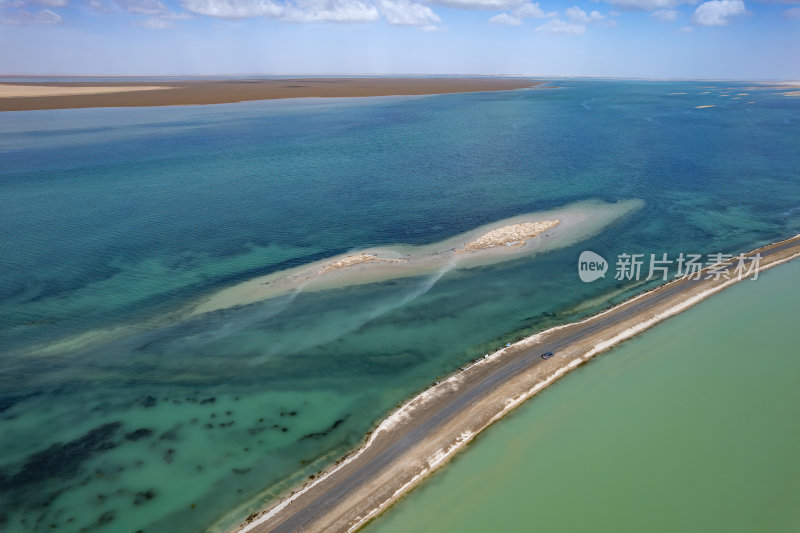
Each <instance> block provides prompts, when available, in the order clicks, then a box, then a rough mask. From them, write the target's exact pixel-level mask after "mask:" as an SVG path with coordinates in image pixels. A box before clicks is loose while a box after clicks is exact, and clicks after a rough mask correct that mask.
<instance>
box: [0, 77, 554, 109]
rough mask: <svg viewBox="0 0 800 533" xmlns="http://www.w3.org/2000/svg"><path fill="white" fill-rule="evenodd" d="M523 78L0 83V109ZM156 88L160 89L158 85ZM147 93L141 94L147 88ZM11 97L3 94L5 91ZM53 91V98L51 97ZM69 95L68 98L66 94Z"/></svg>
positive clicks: (500, 85)
mask: <svg viewBox="0 0 800 533" xmlns="http://www.w3.org/2000/svg"><path fill="white" fill-rule="evenodd" d="M542 83H544V82H540V81H533V80H530V79H523V78H485V77H480V78H372V77H370V78H351V77H346V78H344V77H338V78H337V77H330V78H326V77H319V78H316V77H315V78H291V77H287V78H281V79H266V80H265V79H226V80H188V81H164V82H161V81H159V82H158V83H153V82H152V81H140V82H132V81H127V80H126V81H123V80H120V81H104V82H91V81H85V82H56V81H53V82H24V81H19V82H16V81H14V82H0V111H31V110H42V109H76V108H92V107H154V106H174V105H208V104H225V103H236V102H247V101H253V100H275V99H284V98H344V97H363V96H412V95H425V94H451V93H469V92H484V91H509V90H514V89H530V88H534V87H538V86H540V85H542ZM154 85H157V87H154ZM145 88H146V89H147V90H143V89H145ZM4 91H5V92H7V93H8V94H9V95H10V96H6V97H4V96H3V92H4ZM48 93H50V94H48ZM63 93H70V94H63Z"/></svg>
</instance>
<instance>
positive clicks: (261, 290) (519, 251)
mask: <svg viewBox="0 0 800 533" xmlns="http://www.w3.org/2000/svg"><path fill="white" fill-rule="evenodd" d="M642 205H643V202H642V201H641V200H637V199H633V200H623V201H619V202H616V203H608V202H602V201H598V200H589V201H583V202H577V203H574V204H570V205H567V206H565V207H561V208H558V209H552V210H548V211H540V212H535V213H527V214H524V215H518V216H515V217H511V218H507V219H503V220H499V221H497V222H493V223H491V224H486V225H484V226H481V227H479V228H476V229H474V230H471V231H468V232H466V233H462V234H460V235H456V236H454V237H451V238H449V239H446V240H444V241H440V242H436V243H432V244H426V245H419V246H410V245H404V244H397V245H392V246H383V247H380V248H369V249H364V250H353V251H351V252H348V253H346V254H342V255H339V256H335V257H331V258H328V259H323V260H321V261H316V262H313V263H308V264H305V265H301V266H298V267H295V268H290V269H287V270H282V271H279V272H273V273H272V274H268V275H266V276H261V277H258V278H255V279H251V280H248V281H245V282H243V283H240V284H238V285H234V286H232V287H229V288H227V289H223V290H221V291H219V292H217V293H215V294H212V295H211V296H209V297H208V298H206V299H205V300H204V301H202V302H200V303H199V304H198V305H196V306H195V307H193V308H192V309H191V310H190V314H191V315H198V314H201V313H207V312H210V311H217V310H221V309H227V308H231V307H236V306H240V305H247V304H252V303H255V302H258V301H261V300H267V299H269V298H275V297H278V296H282V295H286V294H292V293H297V292H301V291H305V292H310V291H318V290H327V289H335V288H343V287H349V286H354V285H364V284H368V283H379V282H382V281H388V280H391V279H398V278H408V277H415V276H424V275H431V274H437V275H442V274H443V273H444V272H446V271H448V270H453V269H462V268H473V267H478V266H486V265H491V264H495V263H499V262H502V261H509V260H512V259H517V258H519V257H523V256H525V255H530V254H534V253H538V252H544V251H548V250H554V249H557V248H561V247H564V246H569V245H570V244H573V243H575V242H578V241H580V240H583V239H586V238H588V237H591V236H593V235H596V234H597V233H599V232H600V231H602V230H603V229H604V228H605V227H606V226H608V225H609V224H611V223H612V222H614V221H615V220H617V219H619V218H620V217H622V216H624V215H626V214H628V213H630V212H632V211H634V210H636V209H638V208H639V207H641V206H642Z"/></svg>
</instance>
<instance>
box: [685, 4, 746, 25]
mask: <svg viewBox="0 0 800 533" xmlns="http://www.w3.org/2000/svg"><path fill="white" fill-rule="evenodd" d="M745 11H746V10H745V7H744V2H743V1H742V0H710V1H709V2H704V3H702V4H700V5H699V6H697V9H696V10H695V12H694V15H692V22H694V23H695V24H698V25H700V26H725V25H727V24H728V22H730V18H731V17H735V16H736V15H741V14H742V13H744V12H745Z"/></svg>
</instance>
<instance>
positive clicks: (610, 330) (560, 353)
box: [232, 235, 800, 533]
mask: <svg viewBox="0 0 800 533" xmlns="http://www.w3.org/2000/svg"><path fill="white" fill-rule="evenodd" d="M756 253H759V254H761V256H762V260H761V264H760V268H759V272H762V271H764V270H767V269H769V268H772V267H775V266H777V265H780V264H782V263H785V262H787V261H790V260H792V259H795V258H797V257H800V235H795V236H794V237H791V238H789V239H786V240H783V241H779V242H776V243H773V244H769V245H767V246H764V247H761V248H758V249H757V250H753V251H751V252H748V253H747V254H745V255H747V256H753V255H755V254H756ZM735 265H736V261H735V260H734V261H731V262H728V263H726V270H727V271H728V272H729V273H730V274H733V270H734V267H735ZM706 270H708V269H704V272H705V271H706ZM744 279H746V278H744ZM738 282H739V280H738V279H737V278H736V276H735V274H733V276H732V278H731V279H725V278H724V277H722V278H720V279H713V278H711V279H705V278H703V279H700V280H698V281H694V280H691V279H689V278H687V277H683V278H680V279H677V280H673V281H671V282H669V283H667V284H665V285H662V286H660V287H658V288H656V289H653V290H651V291H648V292H646V293H644V294H640V295H638V296H635V297H633V298H631V299H629V300H627V301H625V302H623V303H621V304H618V305H616V306H614V307H612V308H610V309H607V310H605V311H602V312H600V313H598V314H596V315H593V316H591V317H589V318H586V319H584V320H581V321H579V322H574V323H570V324H565V325H562V326H556V327H554V328H551V329H548V330H546V331H543V332H541V333H537V334H535V335H533V336H530V337H527V338H525V339H522V340H521V341H519V342H516V343H514V344H513V345H507V346H506V347H505V348H501V349H500V350H498V351H496V352H494V353H492V354H491V355H489V354H487V356H486V357H485V358H482V359H479V360H477V361H476V362H474V363H473V364H471V365H469V366H467V367H466V368H465V369H462V370H461V371H459V372H457V373H455V374H454V375H452V376H450V377H449V378H448V379H446V380H444V381H442V382H441V383H438V382H437V383H436V384H435V385H434V386H432V387H430V388H428V389H426V390H425V391H423V392H421V393H420V394H418V395H417V396H415V397H414V398H412V399H410V400H409V401H408V402H406V403H405V404H403V405H402V406H400V407H399V408H398V409H397V410H395V411H394V412H392V413H391V414H390V415H389V416H388V417H387V418H386V419H384V421H383V422H381V423H380V424H379V425H378V426H377V427H376V428H375V429H374V430H373V431H371V432H370V433H369V434H368V438H367V440H366V442H365V443H364V444H363V445H362V446H361V447H360V448H359V449H358V450H356V451H353V452H351V453H349V454H347V455H346V456H345V457H343V458H341V459H340V460H339V461H337V463H336V464H335V465H333V466H332V467H330V468H329V469H327V470H326V471H322V472H319V473H318V474H317V475H315V476H312V479H313V481H309V482H307V483H306V484H305V485H303V486H302V487H298V488H296V489H295V490H294V491H292V492H291V493H289V494H287V495H285V496H284V497H283V498H281V499H280V500H279V501H277V502H274V503H273V504H272V505H271V506H270V507H268V508H267V509H264V510H262V511H261V512H257V513H253V514H251V515H250V516H249V517H248V518H247V519H246V520H245V522H244V523H242V524H241V525H240V526H239V528H236V529H234V530H232V531H236V532H237V533H249V532H253V533H265V532H267V531H270V532H273V533H274V532H282V531H287V532H288V531H297V530H309V531H320V530H325V531H340V532H345V531H346V532H350V531H355V530H357V529H359V528H361V527H362V526H364V525H365V524H366V523H367V522H369V521H370V520H372V519H373V518H375V517H376V516H378V515H379V514H380V513H382V512H383V511H384V510H386V509H387V508H388V507H389V506H391V505H392V504H393V503H394V502H396V501H397V500H398V499H399V498H400V497H402V496H403V495H404V494H406V493H407V492H409V491H410V490H412V489H413V488H414V487H415V486H417V485H418V484H419V483H420V482H421V481H422V480H423V479H425V478H426V477H428V476H429V475H430V474H431V473H432V472H434V471H435V470H437V469H438V468H439V467H441V466H442V465H444V464H445V463H446V462H447V461H448V460H449V459H450V458H452V456H453V455H455V454H456V453H457V452H458V451H460V450H461V449H462V448H463V447H464V446H465V445H466V444H468V443H469V442H470V441H471V440H472V439H473V438H474V437H475V435H477V434H478V433H480V432H481V431H483V430H484V429H486V428H487V427H488V426H490V425H491V424H492V423H494V422H495V421H497V420H499V419H500V418H502V417H503V416H505V415H506V414H508V413H509V412H510V411H512V410H513V409H514V408H516V407H517V406H519V405H521V404H522V403H523V402H524V401H525V400H527V399H529V398H531V397H532V396H535V395H536V394H537V393H539V392H540V391H542V390H544V389H545V388H547V387H548V386H549V385H550V384H552V383H554V382H555V381H557V380H558V379H560V378H561V377H563V376H564V375H566V374H567V373H569V372H570V371H571V370H574V369H575V368H577V367H579V366H581V365H583V364H584V363H586V362H588V361H589V360H591V359H592V358H593V357H594V356H595V355H597V354H598V353H601V352H603V351H605V350H607V349H609V348H611V347H613V346H615V345H617V344H619V343H620V342H623V341H625V340H627V339H629V338H631V337H634V336H636V335H637V334H639V333H641V332H642V331H644V330H646V329H649V328H650V327H652V326H654V325H656V324H658V323H660V322H662V321H663V320H665V319H667V318H669V317H671V316H674V315H676V314H678V313H681V312H682V311H685V310H686V309H689V308H691V307H693V306H694V305H696V304H697V303H699V302H701V301H703V300H705V299H706V298H708V297H709V296H711V295H713V294H715V293H717V292H719V291H721V290H724V289H725V288H727V287H729V286H731V285H734V284H736V283H738ZM545 351H552V352H554V353H555V356H553V357H552V358H550V359H548V360H543V359H542V358H541V357H540V354H542V353H544V352H545Z"/></svg>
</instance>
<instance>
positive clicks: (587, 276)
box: [578, 250, 608, 283]
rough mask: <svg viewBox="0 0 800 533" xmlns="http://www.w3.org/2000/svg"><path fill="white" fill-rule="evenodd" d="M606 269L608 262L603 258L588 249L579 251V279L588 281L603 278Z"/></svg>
mask: <svg viewBox="0 0 800 533" xmlns="http://www.w3.org/2000/svg"><path fill="white" fill-rule="evenodd" d="M607 270H608V263H607V262H606V260H605V259H603V258H602V257H600V256H599V255H597V254H596V253H594V252H590V251H589V250H585V251H583V252H581V256H580V257H579V258H578V276H580V278H581V281H583V282H586V283H590V282H592V281H594V280H596V279H599V278H604V277H605V275H606V271H607Z"/></svg>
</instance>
